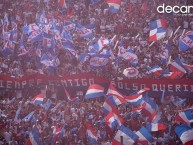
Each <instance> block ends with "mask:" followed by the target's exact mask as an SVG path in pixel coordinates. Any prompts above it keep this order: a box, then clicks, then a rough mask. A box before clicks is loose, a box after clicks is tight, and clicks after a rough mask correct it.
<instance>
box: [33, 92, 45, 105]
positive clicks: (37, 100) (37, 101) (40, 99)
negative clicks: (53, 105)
mask: <svg viewBox="0 0 193 145" xmlns="http://www.w3.org/2000/svg"><path fill="white" fill-rule="evenodd" d="M44 98H45V95H44V94H42V93H41V94H38V95H36V96H35V97H34V98H32V100H31V102H32V104H34V105H40V104H42V102H43V100H44Z"/></svg>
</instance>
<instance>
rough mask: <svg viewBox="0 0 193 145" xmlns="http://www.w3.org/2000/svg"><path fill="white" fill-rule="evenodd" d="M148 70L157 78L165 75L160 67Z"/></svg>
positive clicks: (156, 66)
mask: <svg viewBox="0 0 193 145" xmlns="http://www.w3.org/2000/svg"><path fill="white" fill-rule="evenodd" d="M147 70H148V71H149V72H150V73H153V75H155V76H157V77H159V76H161V75H162V73H163V69H162V68H161V67H159V66H158V65H155V66H154V67H153V68H151V67H147Z"/></svg>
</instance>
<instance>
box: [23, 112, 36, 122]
mask: <svg viewBox="0 0 193 145" xmlns="http://www.w3.org/2000/svg"><path fill="white" fill-rule="evenodd" d="M34 113H35V111H32V112H31V113H29V114H28V115H27V116H26V117H24V118H23V119H22V121H25V122H29V121H30V120H31V118H32V116H33V115H34Z"/></svg>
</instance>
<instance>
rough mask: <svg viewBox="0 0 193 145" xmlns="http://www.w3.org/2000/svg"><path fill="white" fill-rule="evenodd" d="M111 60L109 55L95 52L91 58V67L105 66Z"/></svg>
mask: <svg viewBox="0 0 193 145" xmlns="http://www.w3.org/2000/svg"><path fill="white" fill-rule="evenodd" d="M108 62H109V55H103V54H93V55H92V56H91V58H90V67H91V68H103V67H105V66H106V65H107V64H108Z"/></svg>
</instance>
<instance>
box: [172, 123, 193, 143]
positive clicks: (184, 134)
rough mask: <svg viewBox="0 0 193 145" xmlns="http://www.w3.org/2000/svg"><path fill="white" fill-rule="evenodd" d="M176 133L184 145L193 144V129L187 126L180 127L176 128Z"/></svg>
mask: <svg viewBox="0 0 193 145" xmlns="http://www.w3.org/2000/svg"><path fill="white" fill-rule="evenodd" d="M175 133H176V134H177V135H178V137H179V138H180V140H181V141H182V143H183V144H184V145H192V144H193V135H192V134H193V128H191V127H190V126H188V125H186V124H182V125H179V126H177V127H176V128H175Z"/></svg>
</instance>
